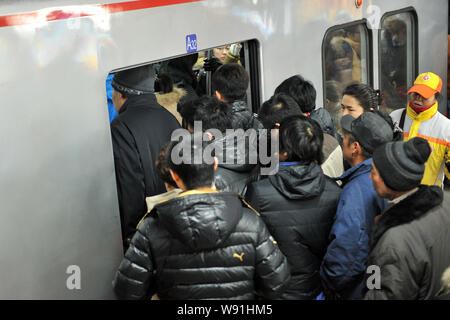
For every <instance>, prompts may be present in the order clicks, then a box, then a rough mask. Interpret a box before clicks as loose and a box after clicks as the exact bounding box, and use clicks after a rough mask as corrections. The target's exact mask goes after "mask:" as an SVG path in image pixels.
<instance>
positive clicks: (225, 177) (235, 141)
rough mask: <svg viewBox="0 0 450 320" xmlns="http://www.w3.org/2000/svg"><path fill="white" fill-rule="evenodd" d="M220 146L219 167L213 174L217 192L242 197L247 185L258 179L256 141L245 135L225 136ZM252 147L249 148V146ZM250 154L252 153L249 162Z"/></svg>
mask: <svg viewBox="0 0 450 320" xmlns="http://www.w3.org/2000/svg"><path fill="white" fill-rule="evenodd" d="M218 143H219V144H220V146H221V150H220V151H221V152H220V153H219V155H220V156H219V157H218V158H219V166H218V167H217V170H216V171H215V173H214V183H215V185H216V188H217V190H220V191H232V192H236V193H239V194H240V195H242V196H244V194H245V191H246V190H247V185H248V184H249V183H250V182H253V181H256V180H258V178H259V166H258V165H257V156H258V154H257V150H258V149H257V140H256V136H255V139H250V138H249V136H247V135H238V136H236V137H235V136H234V135H231V136H225V137H224V138H223V140H222V141H219V142H218ZM250 144H251V145H252V147H250V146H249V145H250ZM250 152H251V153H253V160H251V157H250Z"/></svg>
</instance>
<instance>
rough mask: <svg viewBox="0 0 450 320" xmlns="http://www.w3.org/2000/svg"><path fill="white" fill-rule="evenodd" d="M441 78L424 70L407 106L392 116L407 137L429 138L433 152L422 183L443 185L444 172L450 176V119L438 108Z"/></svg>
mask: <svg viewBox="0 0 450 320" xmlns="http://www.w3.org/2000/svg"><path fill="white" fill-rule="evenodd" d="M441 89H442V80H441V78H440V77H439V76H438V75H436V74H434V73H432V72H426V73H422V74H420V75H419V76H418V77H417V79H416V81H414V85H413V86H412V87H411V89H409V91H408V95H409V94H410V100H409V104H408V106H407V107H406V109H398V110H395V111H393V112H392V113H391V117H392V120H393V121H394V122H397V123H398V125H399V126H400V128H402V129H403V135H404V140H405V141H408V140H410V139H412V138H414V137H421V138H424V139H426V140H427V141H428V142H429V144H430V146H431V149H432V150H431V151H432V152H431V155H430V157H429V159H428V161H427V162H426V164H425V173H424V176H423V179H422V181H421V184H426V185H437V186H442V184H443V181H444V173H445V175H446V176H447V178H449V179H450V174H449V172H450V120H449V119H448V118H446V117H445V116H444V115H443V114H441V113H440V112H439V111H438V100H439V98H440V92H441Z"/></svg>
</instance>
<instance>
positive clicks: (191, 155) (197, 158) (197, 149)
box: [166, 133, 218, 190]
mask: <svg viewBox="0 0 450 320" xmlns="http://www.w3.org/2000/svg"><path fill="white" fill-rule="evenodd" d="M203 138H204V136H203V133H200V134H190V135H185V136H182V137H181V138H180V139H179V140H178V141H171V142H170V144H169V147H168V149H167V153H166V161H167V164H168V166H169V170H170V175H171V176H172V179H173V180H174V181H175V183H176V184H177V186H178V188H180V189H182V190H194V189H202V188H214V171H215V170H216V169H217V164H218V162H217V158H215V157H214V161H213V162H212V163H209V161H206V158H205V157H204V150H205V148H206V147H207V146H208V145H209V144H210V143H211V141H209V140H206V141H205V139H203Z"/></svg>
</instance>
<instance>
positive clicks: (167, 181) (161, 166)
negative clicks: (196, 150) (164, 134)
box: [156, 142, 178, 191]
mask: <svg viewBox="0 0 450 320" xmlns="http://www.w3.org/2000/svg"><path fill="white" fill-rule="evenodd" d="M169 146H170V142H169V143H167V144H166V145H165V146H164V147H163V148H162V149H161V152H160V153H159V155H158V158H157V159H156V174H157V175H158V177H159V178H160V179H161V180H162V181H163V182H164V185H165V186H166V190H167V191H170V190H172V189H175V188H178V187H177V184H176V183H175V181H173V179H172V176H171V175H170V170H169V165H168V164H167V158H166V154H167V150H168V149H169Z"/></svg>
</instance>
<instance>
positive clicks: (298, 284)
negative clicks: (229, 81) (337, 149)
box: [246, 163, 341, 300]
mask: <svg viewBox="0 0 450 320" xmlns="http://www.w3.org/2000/svg"><path fill="white" fill-rule="evenodd" d="M340 193H341V190H340V188H339V187H338V186H337V184H336V183H335V182H334V181H333V180H331V179H330V178H328V177H326V176H325V175H324V174H323V172H322V170H321V168H320V167H319V166H318V165H317V164H315V163H310V164H309V165H298V164H296V165H286V164H284V163H281V164H280V168H279V171H278V173H277V174H275V175H273V176H269V177H268V178H267V179H264V180H260V181H258V182H254V183H252V184H250V185H249V186H248V189H247V194H246V199H247V200H248V202H249V203H250V205H252V206H254V207H255V209H256V210H258V211H259V212H260V213H261V216H262V218H263V220H264V222H265V223H266V225H267V227H268V228H269V231H270V233H271V234H272V235H273V237H274V238H275V239H276V241H277V242H278V245H279V246H280V249H281V251H282V252H283V253H284V254H285V255H286V257H287V259H288V262H289V266H290V269H291V276H292V277H291V282H290V284H289V287H288V289H287V290H286V291H285V292H284V293H283V295H282V298H283V299H302V300H303V299H305V300H306V299H314V298H315V297H316V296H317V295H318V294H319V293H320V292H321V281H320V277H319V268H320V265H321V262H322V258H323V256H324V255H325V252H326V250H327V244H328V234H329V232H330V229H331V226H332V224H333V218H334V215H335V213H336V207H337V204H338V201H339V195H340Z"/></svg>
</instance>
